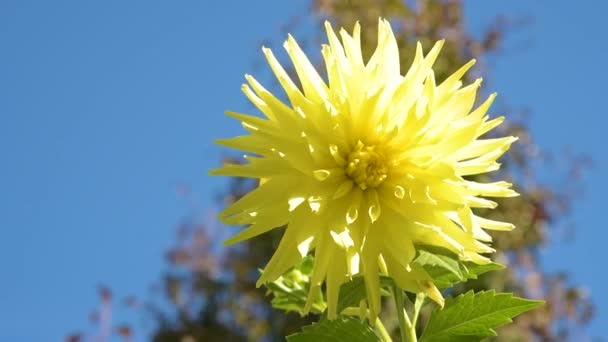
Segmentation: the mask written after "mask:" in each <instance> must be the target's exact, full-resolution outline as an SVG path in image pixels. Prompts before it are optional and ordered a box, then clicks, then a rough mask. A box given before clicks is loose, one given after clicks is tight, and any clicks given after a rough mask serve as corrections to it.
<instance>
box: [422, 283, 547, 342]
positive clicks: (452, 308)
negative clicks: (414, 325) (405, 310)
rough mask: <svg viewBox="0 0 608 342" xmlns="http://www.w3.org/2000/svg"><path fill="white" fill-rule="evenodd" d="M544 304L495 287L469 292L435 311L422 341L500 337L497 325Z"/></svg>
mask: <svg viewBox="0 0 608 342" xmlns="http://www.w3.org/2000/svg"><path fill="white" fill-rule="evenodd" d="M543 303H544V302H543V301H539V300H529V299H524V298H518V297H514V296H513V295H512V294H511V293H498V294H497V293H496V292H495V291H493V290H492V291H482V292H478V293H473V291H469V292H467V293H465V294H462V295H460V296H458V297H456V298H455V299H448V300H446V304H445V306H444V308H443V309H442V310H435V311H434V312H433V314H432V315H431V318H430V320H429V323H428V324H427V326H426V329H425V330H424V333H423V334H422V337H421V339H420V342H443V341H480V340H482V339H484V338H486V337H490V336H496V332H495V331H494V328H497V327H499V326H501V325H504V324H506V323H509V322H511V321H512V320H511V319H512V318H513V317H515V316H517V315H519V314H521V313H523V312H526V311H528V310H531V309H534V308H536V307H538V306H541V305H542V304H543Z"/></svg>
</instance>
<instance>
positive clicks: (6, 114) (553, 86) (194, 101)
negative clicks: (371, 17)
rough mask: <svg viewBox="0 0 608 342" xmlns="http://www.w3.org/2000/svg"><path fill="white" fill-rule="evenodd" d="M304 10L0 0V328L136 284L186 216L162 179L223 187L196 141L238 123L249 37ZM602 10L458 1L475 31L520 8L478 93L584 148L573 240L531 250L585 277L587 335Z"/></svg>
mask: <svg viewBox="0 0 608 342" xmlns="http://www.w3.org/2000/svg"><path fill="white" fill-rule="evenodd" d="M207 3H208V4H207ZM598 4H600V5H598ZM306 7H307V4H306V3H305V2H304V1H297V2H286V1H281V2H279V1H274V2H266V3H261V2H260V3H258V2H246V1H242V2H219V1H218V2H203V1H186V0H185V1H179V2H176V1H172V2H169V1H143V0H142V1H128V2H127V1H117V0H114V1H111V0H110V1H103V2H94V1H66V0H54V1H31V0H0V118H1V123H0V156H1V158H2V159H1V160H2V161H1V163H2V164H1V167H0V229H1V230H2V235H3V238H2V239H1V240H0V267H1V269H2V270H3V276H2V282H1V283H0V341H61V340H62V338H63V337H64V336H65V334H66V333H68V332H70V331H72V330H75V329H80V328H86V327H88V322H87V315H88V313H89V312H90V311H91V309H93V308H94V307H95V306H96V304H97V296H96V286H97V284H99V283H107V284H109V285H111V286H112V288H113V289H114V290H115V292H116V294H117V295H118V296H124V295H129V294H138V295H142V294H146V293H147V291H148V288H149V286H150V285H151V284H153V283H154V282H155V281H156V280H157V279H158V276H159V273H160V270H161V269H162V267H163V264H164V263H163V259H162V253H163V251H164V250H165V249H166V248H167V247H168V246H170V245H171V242H172V241H173V240H172V239H173V235H174V226H175V224H176V222H177V221H178V220H179V218H180V217H181V216H182V215H183V214H185V213H186V212H187V206H186V205H185V204H184V202H183V201H181V200H180V199H179V198H178V196H176V195H175V192H174V188H175V186H176V185H177V184H179V183H183V182H185V183H189V184H192V186H193V188H194V190H195V191H196V192H198V193H200V194H201V197H202V198H203V200H204V201H205V203H204V204H205V205H210V203H211V200H210V198H209V197H210V196H207V195H206V194H209V193H212V192H213V191H219V190H221V189H222V186H223V184H225V183H223V182H222V181H218V180H217V179H210V178H209V177H208V176H207V170H208V169H209V168H211V167H213V166H215V165H217V164H218V162H219V160H220V157H221V156H222V155H223V153H224V152H225V151H223V150H221V149H219V148H217V147H215V146H213V145H212V143H211V141H212V139H214V138H218V137H226V136H231V135H234V134H235V133H236V132H239V128H238V125H237V124H236V123H235V122H232V121H231V120H229V119H228V118H226V117H224V116H223V115H222V113H223V111H224V110H225V109H227V108H231V109H235V110H239V109H246V108H248V107H247V104H246V102H245V100H244V98H243V96H242V95H241V93H240V84H241V83H242V81H243V78H242V76H243V74H244V73H255V74H263V73H265V71H262V70H260V69H259V68H255V67H254V65H255V62H256V61H259V60H260V49H259V45H260V43H261V41H262V40H264V39H267V38H274V39H282V38H283V37H281V36H279V33H280V26H281V24H283V23H285V22H286V21H287V19H288V18H289V17H290V16H292V15H293V14H295V13H298V12H301V11H303V10H305V9H306ZM606 10H608V6H607V5H606V4H605V2H594V1H591V0H586V1H579V2H577V3H576V5H574V3H573V2H566V1H548V0H543V1H534V2H531V1H525V0H512V1H502V2H497V1H493V2H490V1H482V0H476V1H469V2H467V14H468V16H469V25H470V27H471V28H472V29H473V30H474V31H479V30H480V29H481V28H483V27H484V26H485V25H486V24H487V23H488V22H489V21H490V20H491V18H492V17H493V16H494V15H495V14H497V13H506V14H522V15H530V16H532V17H533V18H534V22H533V23H532V24H531V25H529V26H528V27H526V28H525V29H524V30H522V31H519V32H517V33H516V34H515V35H513V36H512V37H511V38H510V39H509V41H508V42H507V54H506V55H505V56H503V57H501V58H500V59H497V60H496V61H490V63H491V64H490V65H489V66H490V67H491V68H492V73H491V75H490V77H489V82H490V84H491V88H492V89H495V90H497V91H498V92H499V95H500V96H502V97H503V98H504V99H506V100H507V101H508V102H509V103H510V104H512V105H515V106H526V107H528V108H530V109H531V113H532V114H531V117H530V119H529V122H530V125H531V129H532V132H533V134H534V137H535V139H536V141H537V143H538V144H539V145H540V146H541V147H543V148H545V149H549V150H553V151H559V150H560V149H561V148H562V147H565V146H570V147H572V148H573V149H574V150H575V151H578V152H585V153H588V154H589V155H591V156H592V157H593V158H594V161H595V166H594V168H593V169H592V170H591V171H590V172H589V173H588V182H587V187H586V194H585V197H583V198H582V199H579V200H577V203H576V204H575V213H574V215H573V216H572V217H571V218H570V221H572V222H574V223H575V224H576V236H575V238H574V239H573V240H572V241H567V242H565V241H561V240H559V239H554V240H555V243H554V244H553V245H552V247H551V248H549V249H546V250H544V251H543V254H542V257H543V260H544V262H545V264H546V266H547V268H549V269H551V270H559V269H566V270H568V271H570V272H571V274H572V276H573V280H574V281H575V282H578V283H582V284H585V285H586V286H587V288H588V289H589V291H590V293H591V294H592V296H593V297H594V299H595V301H596V302H597V304H598V305H599V310H600V312H599V315H598V317H597V319H596V320H595V322H594V323H593V324H592V326H591V328H590V332H591V333H592V334H593V335H596V336H598V335H602V330H601V327H602V326H605V325H606V324H608V314H607V313H606V310H608V295H607V294H606V293H605V292H602V289H604V288H606V285H608V284H606V279H607V277H606V275H605V274H602V273H601V272H600V270H601V267H599V266H598V263H599V262H604V260H605V258H603V257H602V255H601V254H600V252H601V251H602V248H603V247H604V245H603V244H604V241H606V238H608V234H607V233H606V230H605V229H604V227H603V225H604V220H603V217H602V216H600V213H601V212H602V210H604V207H603V205H602V203H603V198H601V197H600V196H601V195H602V194H603V193H605V192H606V191H608V189H607V187H608V181H607V180H606V178H605V177H602V176H603V175H605V174H606V172H605V170H606V166H607V165H606V162H607V160H606V153H605V152H604V150H603V145H605V144H604V143H603V142H602V140H601V138H602V137H603V136H604V134H605V126H606V123H607V122H608V121H607V120H606V119H605V117H604V116H605V115H606V113H605V106H604V105H603V101H602V100H603V97H604V96H605V95H604V94H603V92H604V89H605V85H604V80H605V78H606V76H608V72H607V71H606V68H605V66H604V62H603V61H605V60H607V59H608V58H607V57H608V56H607V49H606V47H605V46H606V43H607V42H608V38H607V37H606V35H605V34H604V33H603V32H605V29H604V27H602V26H601V25H602V24H604V20H605V19H604V17H603V13H605V12H606ZM522 42H523V44H522ZM527 42H531V44H530V45H527V44H526V43H527ZM524 45H525V46H526V47H525V48H524V49H522V48H521V46H524ZM547 177H550V175H549V174H548V176H547ZM121 318H123V317H118V318H117V319H121ZM126 318H128V317H126ZM31 322H35V323H34V327H35V328H32V326H31V325H30V323H31Z"/></svg>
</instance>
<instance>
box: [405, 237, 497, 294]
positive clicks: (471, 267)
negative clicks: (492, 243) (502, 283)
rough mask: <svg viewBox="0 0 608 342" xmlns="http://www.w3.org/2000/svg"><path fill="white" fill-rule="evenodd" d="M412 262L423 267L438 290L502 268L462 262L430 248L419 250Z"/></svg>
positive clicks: (455, 256) (448, 254) (451, 255)
mask: <svg viewBox="0 0 608 342" xmlns="http://www.w3.org/2000/svg"><path fill="white" fill-rule="evenodd" d="M414 262H415V263H417V264H419V265H421V266H422V267H424V269H425V270H426V271H427V272H428V274H429V275H430V276H431V278H433V282H434V283H435V286H437V287H438V288H440V289H446V288H449V287H452V286H454V284H457V283H461V282H464V281H466V280H469V279H477V277H478V276H480V275H481V274H483V273H486V272H489V271H494V270H500V269H503V268H504V266H503V265H501V264H497V263H494V262H492V263H489V264H486V265H477V264H475V263H472V262H463V261H460V260H459V259H458V256H457V255H455V254H453V253H451V252H450V251H448V250H445V249H442V248H437V247H430V246H423V247H422V248H420V249H419V251H418V257H417V258H416V259H415V260H414Z"/></svg>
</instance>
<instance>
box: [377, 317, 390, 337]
mask: <svg viewBox="0 0 608 342" xmlns="http://www.w3.org/2000/svg"><path fill="white" fill-rule="evenodd" d="M376 330H377V331H378V333H379V334H380V338H381V339H382V341H384V342H393V339H392V338H391V335H390V334H389V333H388V331H386V328H385V327H384V324H382V321H381V320H380V318H376Z"/></svg>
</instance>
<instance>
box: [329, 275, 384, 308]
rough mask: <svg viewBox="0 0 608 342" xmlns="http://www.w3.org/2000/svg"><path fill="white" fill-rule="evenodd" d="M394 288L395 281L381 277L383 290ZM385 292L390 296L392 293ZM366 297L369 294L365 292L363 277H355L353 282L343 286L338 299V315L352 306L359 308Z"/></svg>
mask: <svg viewBox="0 0 608 342" xmlns="http://www.w3.org/2000/svg"><path fill="white" fill-rule="evenodd" d="M392 286H393V279H391V278H389V277H385V276H380V287H381V288H391V287H392ZM385 292H386V293H385V294H387V295H390V292H387V291H385ZM366 296H367V293H366V291H365V282H364V280H363V277H361V276H357V277H353V279H352V280H351V281H349V282H347V283H344V284H342V286H341V287H340V296H339V297H338V313H340V312H342V310H344V309H346V308H348V307H351V306H355V307H358V306H359V303H360V302H361V300H362V299H365V298H366Z"/></svg>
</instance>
